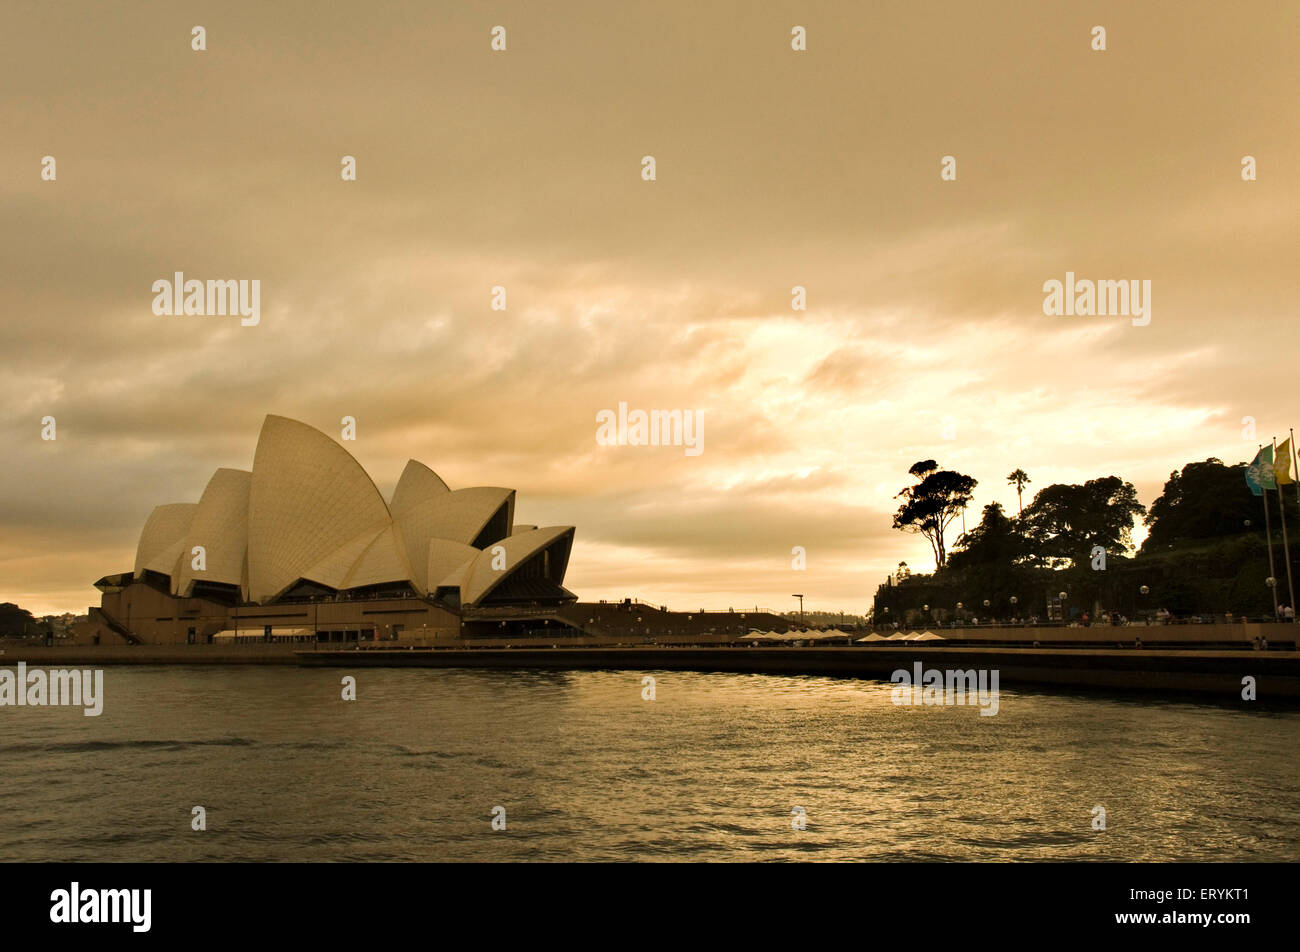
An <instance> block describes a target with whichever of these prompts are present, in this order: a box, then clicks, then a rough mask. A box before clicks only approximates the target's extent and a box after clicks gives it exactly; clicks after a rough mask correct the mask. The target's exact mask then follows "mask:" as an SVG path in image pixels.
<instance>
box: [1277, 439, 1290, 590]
mask: <svg viewBox="0 0 1300 952" xmlns="http://www.w3.org/2000/svg"><path fill="white" fill-rule="evenodd" d="M1290 462H1291V461H1290V460H1287V463H1288V464H1290ZM1273 472H1274V474H1276V473H1277V437H1276V436H1275V437H1273ZM1274 481H1275V484H1276V475H1275V476H1274ZM1277 505H1278V509H1279V510H1280V511H1281V513H1282V559H1283V561H1284V562H1286V590H1287V594H1288V595H1289V596H1290V597H1291V600H1290V601H1289V602H1287V606H1288V607H1289V608H1290V609H1291V610H1292V611H1295V583H1294V582H1292V581H1291V547H1290V545H1289V544H1288V543H1287V539H1286V498H1285V497H1284V496H1283V495H1282V487H1281V486H1278V488H1277ZM1276 588H1277V586H1274V589H1276Z"/></svg>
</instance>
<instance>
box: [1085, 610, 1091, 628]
mask: <svg viewBox="0 0 1300 952" xmlns="http://www.w3.org/2000/svg"><path fill="white" fill-rule="evenodd" d="M1090 624H1092V622H1091V621H1090V620H1089V619H1088V613H1087V612H1084V613H1083V627H1084V628H1087V627H1088V626H1089V625H1090Z"/></svg>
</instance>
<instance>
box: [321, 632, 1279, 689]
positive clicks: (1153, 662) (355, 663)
mask: <svg viewBox="0 0 1300 952" xmlns="http://www.w3.org/2000/svg"><path fill="white" fill-rule="evenodd" d="M298 658H299V659H300V661H301V663H302V664H303V665H306V666H310V667H342V668H359V667H431V668H496V669H510V668H516V669H521V668H546V669H552V670H571V671H578V670H614V671H626V670H631V671H641V672H644V671H719V672H734V673H745V674H783V675H820V676H826V677H848V678H865V679H871V680H877V681H888V680H889V678H890V675H891V674H892V673H893V672H894V671H896V670H898V669H900V668H903V669H906V670H908V671H911V670H912V666H913V664H914V663H915V662H917V661H920V662H921V663H922V664H923V666H924V667H926V668H939V669H949V668H952V669H962V670H965V669H970V668H974V669H981V668H982V669H996V670H997V671H998V672H999V674H998V677H999V680H1000V683H1001V686H1003V687H1013V686H1015V685H1018V684H1023V685H1054V686H1058V687H1070V688H1093V689H1104V690H1122V691H1130V690H1131V691H1141V692H1147V693H1155V694H1182V693H1195V694H1208V695H1217V696H1219V697H1220V698H1222V699H1223V700H1225V701H1234V700H1235V701H1239V700H1241V695H1242V687H1243V678H1246V677H1251V678H1254V679H1255V688H1256V696H1257V698H1258V699H1259V700H1261V701H1263V700H1277V701H1288V702H1291V701H1300V652H1296V651H1267V652H1265V651H1172V650H1162V649H1156V650H1147V649H1138V648H1131V649H1123V650H1114V649H1112V650H1100V649H1079V648H969V647H944V646H936V645H933V644H929V645H919V646H914V647H893V646H890V647H833V648H817V647H802V648H786V647H776V648H772V647H759V648H748V647H727V648H667V647H624V648H544V649H538V648H509V649H437V650H433V649H420V648H408V649H402V648H358V649H342V650H335V651H303V652H300V653H299V655H298Z"/></svg>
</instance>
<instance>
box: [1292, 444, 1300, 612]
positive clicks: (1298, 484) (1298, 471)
mask: <svg viewBox="0 0 1300 952" xmlns="http://www.w3.org/2000/svg"><path fill="white" fill-rule="evenodd" d="M1290 432H1291V459H1292V460H1295V461H1296V467H1295V501H1296V502H1298V503H1300V458H1297V456H1296V449H1295V429H1294V428H1291V431H1290ZM1291 607H1292V608H1295V606H1294V605H1292V606H1291Z"/></svg>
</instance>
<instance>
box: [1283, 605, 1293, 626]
mask: <svg viewBox="0 0 1300 952" xmlns="http://www.w3.org/2000/svg"><path fill="white" fill-rule="evenodd" d="M1282 617H1283V618H1284V619H1286V620H1287V621H1290V622H1293V621H1295V609H1294V608H1292V607H1291V606H1290V605H1283V606H1282Z"/></svg>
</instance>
